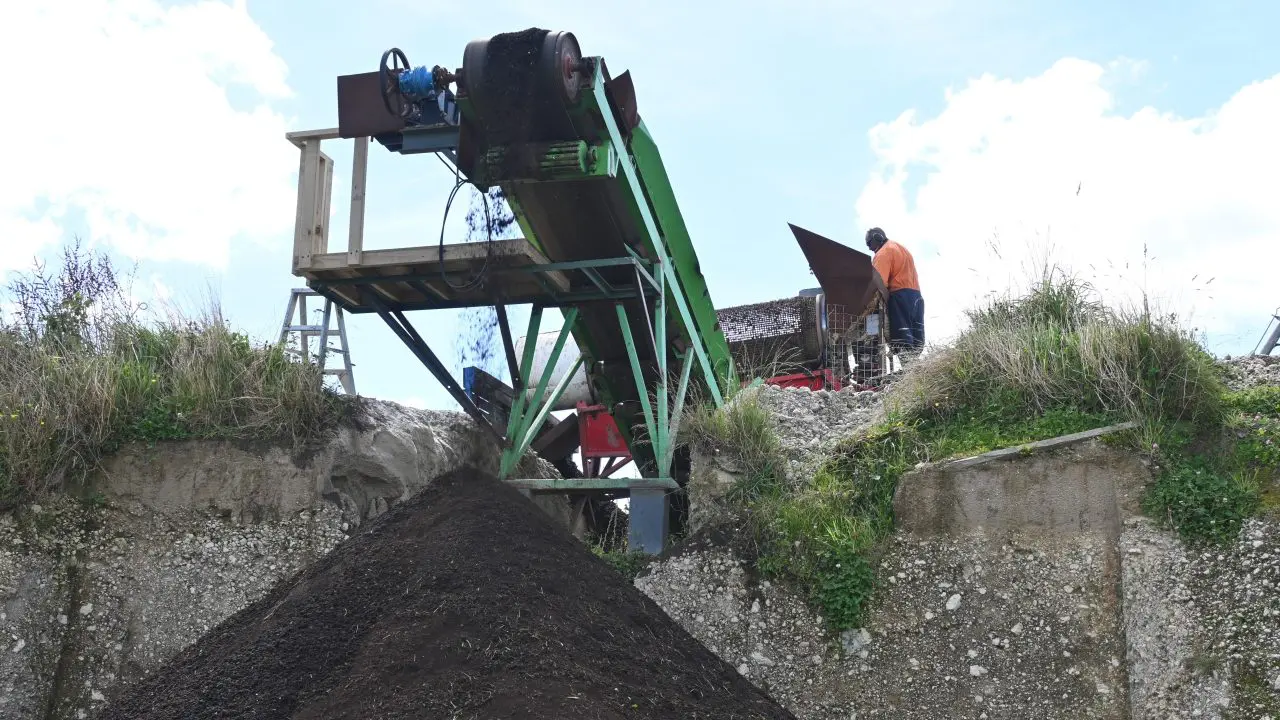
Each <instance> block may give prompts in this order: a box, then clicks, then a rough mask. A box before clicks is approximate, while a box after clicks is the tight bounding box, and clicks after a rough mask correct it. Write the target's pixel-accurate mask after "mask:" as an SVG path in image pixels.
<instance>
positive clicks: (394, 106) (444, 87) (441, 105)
mask: <svg viewBox="0 0 1280 720" xmlns="http://www.w3.org/2000/svg"><path fill="white" fill-rule="evenodd" d="M378 80H379V86H380V87H381V89H382V102H383V104H384V105H386V107H387V112H389V113H391V114H392V115H395V116H397V117H400V118H402V119H403V120H404V121H405V123H406V124H407V125H409V126H410V127H429V126H433V125H457V124H458V104H457V102H456V98H455V97H454V94H453V91H452V90H450V89H449V85H450V84H452V83H453V82H454V81H455V80H457V77H456V76H455V75H454V74H453V73H451V72H449V71H448V70H446V69H444V68H442V67H440V66H439V65H436V66H435V67H433V68H431V69H427V67H426V66H425V65H424V66H419V67H411V66H410V65H409V59H408V58H407V57H405V54H404V52H403V51H401V50H400V48H391V49H390V50H388V51H386V52H384V53H382V62H381V63H379V65H378Z"/></svg>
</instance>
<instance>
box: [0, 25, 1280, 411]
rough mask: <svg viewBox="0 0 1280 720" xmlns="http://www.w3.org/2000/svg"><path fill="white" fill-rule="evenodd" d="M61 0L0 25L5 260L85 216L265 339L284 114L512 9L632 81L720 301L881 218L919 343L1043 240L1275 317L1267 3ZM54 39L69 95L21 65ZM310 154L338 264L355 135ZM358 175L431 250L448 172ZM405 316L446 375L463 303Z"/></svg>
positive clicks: (1221, 336)
mask: <svg viewBox="0 0 1280 720" xmlns="http://www.w3.org/2000/svg"><path fill="white" fill-rule="evenodd" d="M60 5H61V6H60V7H58V8H49V7H43V8H26V7H24V8H22V9H19V10H6V13H8V14H10V15H11V18H10V19H9V21H8V22H5V23H2V24H0V63H2V65H0V66H3V67H4V68H5V70H4V73H5V80H6V83H7V84H9V85H10V86H11V87H14V88H16V90H15V92H13V93H11V94H10V95H9V96H10V97H28V98H30V102H31V105H30V111H29V112H19V113H7V114H6V116H5V117H3V118H0V130H2V131H4V133H3V134H4V136H5V137H9V138H15V137H22V138H25V140H24V141H22V142H17V143H14V147H13V148H11V149H10V151H9V152H8V153H7V154H8V155H9V156H10V157H9V162H8V163H6V166H7V170H8V172H6V173H4V178H5V179H4V180H3V183H4V185H3V186H2V187H0V234H2V235H3V237H4V238H5V239H4V240H3V241H0V242H3V243H4V244H5V247H6V248H7V249H8V250H9V251H10V252H7V253H6V254H5V255H6V257H5V258H4V259H3V260H0V273H2V272H5V271H11V270H15V269H23V268H25V267H26V266H27V265H28V264H29V263H28V260H29V258H31V257H32V256H33V255H41V256H48V255H50V254H51V253H54V252H56V249H57V244H58V243H59V242H61V241H65V240H66V239H68V238H70V237H71V236H72V235H79V236H81V237H83V238H84V239H86V240H88V241H91V242H95V243H98V244H100V245H101V246H102V247H104V248H106V249H109V250H110V251H111V252H113V253H115V254H116V255H117V256H118V257H120V258H122V259H125V258H136V259H137V260H138V261H139V262H140V263H141V266H140V272H139V277H140V279H141V280H142V281H143V282H142V283H141V284H140V286H139V289H138V293H139V295H140V297H144V298H147V299H150V300H152V301H153V303H154V302H155V301H156V300H157V299H159V297H163V296H165V295H169V296H171V297H172V298H173V299H174V300H176V301H178V302H182V303H186V304H188V305H191V304H194V303H198V301H199V300H200V299H201V298H202V297H204V296H205V295H207V294H208V293H209V292H210V291H212V292H213V293H214V294H216V296H217V297H218V298H219V299H220V301H221V305H222V308H223V311H224V313H225V314H226V315H227V316H228V318H229V319H230V320H231V322H232V323H234V324H235V325H237V326H239V327H241V328H243V329H245V330H247V331H249V332H251V333H253V334H255V335H256V336H258V337H261V338H269V337H272V336H273V335H274V334H275V333H276V332H278V327H279V323H280V321H281V319H282V315H283V310H284V303H285V301H286V299H287V296H288V291H289V288H291V287H294V286H298V285H300V284H301V283H300V281H299V280H298V279H296V278H294V277H292V276H291V274H290V272H289V263H290V251H291V237H292V222H293V212H294V196H293V193H294V187H295V186H294V173H295V172H296V165H297V155H296V151H295V150H294V149H293V147H292V146H291V145H289V144H288V143H287V142H286V141H285V140H284V137H283V134H284V132H286V131H289V130H302V129H314V128H321V127H330V126H334V125H336V99H335V89H334V85H335V80H334V78H335V76H337V75H339V74H346V73H353V72H365V71H369V70H373V69H375V68H376V66H377V62H378V59H379V57H380V55H381V53H382V52H383V51H384V50H385V49H387V48H388V47H391V46H398V47H400V48H402V49H404V50H405V52H406V53H407V54H408V56H409V58H410V60H411V61H412V62H414V63H415V64H426V65H433V64H437V63H438V64H442V65H446V66H450V67H456V66H458V65H460V64H461V53H462V49H463V47H464V45H465V44H466V42H467V41H468V40H470V39H473V38H475V37H481V36H487V35H491V34H494V33H498V32H505V31H510V30H518V29H523V28H525V27H529V26H534V25H536V26H541V27H548V28H553V29H562V30H569V31H572V32H574V33H575V35H577V37H578V40H579V43H580V44H581V46H582V48H583V50H584V52H586V53H587V54H592V55H603V56H604V57H605V59H606V61H607V62H608V63H609V66H610V68H611V70H612V71H613V72H614V73H615V74H617V73H619V72H621V71H622V70H624V69H630V70H631V72H632V75H633V77H634V80H635V83H636V88H637V95H638V103H639V107H640V112H641V114H642V116H643V117H644V118H645V121H646V123H647V125H648V127H649V128H650V130H651V131H652V132H653V134H654V135H655V137H656V139H657V141H658V144H659V147H660V149H661V151H662V154H663V157H664V160H665V162H666V165H667V169H668V173H669V175H670V176H671V180H672V182H673V184H674V186H675V191H676V194H677V197H678V198H679V200H680V202H681V207H682V210H683V213H684V216H685V220H686V222H687V224H688V226H689V229H690V232H691V235H692V237H693V238H694V242H695V244H696V247H697V250H698V253H699V257H700V260H701V264H702V268H703V271H704V273H705V274H706V277H707V280H708V283H709V285H710V288H711V293H712V297H713V298H714V299H715V301H716V303H717V304H718V305H721V306H728V305H735V304H739V303H745V302H755V301H763V300H769V299H773V298H777V297H781V296H787V295H791V294H793V293H794V292H796V291H797V290H799V289H801V288H805V287H811V286H813V285H815V283H814V281H813V278H812V277H811V276H810V275H809V272H808V269H807V267H806V265H805V262H804V259H803V256H802V255H801V253H800V252H799V250H798V249H797V248H796V246H795V243H794V241H793V240H792V238H791V236H790V234H789V232H788V231H787V225H786V224H787V223H788V222H794V223H797V224H799V225H803V226H805V227H808V228H810V229H813V230H815V231H818V232H821V233H824V234H826V235H828V236H830V237H833V238H836V239H838V240H841V241H843V242H846V243H847V244H851V245H853V246H855V247H859V248H860V247H861V237H862V234H863V232H864V231H865V229H866V228H867V227H869V226H871V225H880V226H882V227H884V228H885V229H886V230H887V231H888V233H889V234H890V236H891V237H895V238H896V239H899V240H901V241H902V242H903V243H905V244H906V245H907V247H908V248H910V249H911V250H913V251H914V252H915V254H916V257H917V261H918V263H919V264H920V273H921V278H922V283H923V291H924V295H925V299H926V308H927V310H926V313H927V321H928V323H929V330H930V331H931V333H930V334H931V336H932V337H933V338H938V339H943V338H945V337H946V336H947V335H948V334H949V333H952V332H954V331H955V330H956V329H957V328H958V327H959V322H960V320H959V317H960V315H959V310H960V308H962V307H963V306H964V305H965V304H967V303H968V302H971V301H972V300H973V299H975V298H977V297H980V296H981V295H982V294H983V293H984V292H987V291H989V290H1001V289H1004V288H1006V287H1008V286H1009V284H1010V283H1011V282H1016V281H1017V280H1018V279H1019V273H1020V263H1021V262H1022V261H1024V260H1026V259H1027V258H1028V257H1033V256H1034V252H1035V251H1036V249H1037V248H1040V246H1042V245H1044V244H1045V243H1047V242H1051V243H1052V244H1053V246H1054V249H1055V252H1056V256H1058V257H1061V258H1062V259H1063V260H1064V261H1066V262H1069V263H1070V264H1071V266H1072V267H1073V268H1075V269H1076V270H1078V271H1080V272H1081V273H1082V274H1084V275H1086V276H1087V277H1089V278H1091V279H1095V280H1096V281H1097V282H1098V283H1099V284H1100V285H1101V286H1104V287H1106V288H1108V289H1114V290H1115V292H1117V293H1123V292H1135V291H1136V290H1138V289H1140V288H1141V287H1143V286H1145V287H1146V289H1147V291H1148V292H1150V293H1152V294H1153V295H1154V296H1155V297H1156V298H1157V299H1159V300H1161V301H1163V302H1165V303H1166V304H1167V305H1168V306H1169V307H1170V308H1171V309H1175V310H1178V311H1179V312H1180V313H1182V314H1183V315H1190V317H1191V318H1192V322H1193V324H1195V325H1196V327H1199V328H1202V329H1203V330H1204V331H1205V333H1206V339H1207V341H1208V343H1209V345H1210V347H1211V349H1212V350H1214V351H1216V352H1219V353H1224V354H1225V353H1240V352H1244V351H1248V350H1250V349H1252V347H1253V345H1254V343H1255V342H1256V341H1257V338H1258V335H1259V334H1261V332H1262V330H1263V326H1264V325H1265V323H1266V321H1267V318H1268V314H1269V313H1270V312H1271V310H1272V309H1273V308H1274V307H1275V306H1276V305H1277V304H1280V293H1273V292H1272V291H1271V290H1270V287H1269V283H1268V282H1267V280H1268V272H1269V270H1270V268H1274V267H1276V262H1274V261H1277V260H1280V250H1277V249H1276V248H1277V245H1276V243H1275V233H1276V232H1277V231H1278V230H1280V209H1278V206H1280V203H1276V202H1275V198H1276V197H1280V182H1278V181H1277V180H1276V179H1273V178H1272V177H1270V176H1269V173H1268V169H1269V168H1271V167H1274V166H1275V164H1276V162H1277V161H1280V140H1277V139H1276V133H1275V130H1274V128H1275V127H1277V126H1278V123H1277V120H1280V79H1273V78H1275V76H1276V74H1277V72H1280V46H1276V45H1275V44H1274V43H1269V42H1267V41H1266V38H1265V37H1264V33H1265V32H1266V29H1267V28H1268V27H1275V26H1276V22H1277V20H1280V18H1278V17H1277V15H1280V6H1277V5H1275V4H1273V3H1265V2H1260V1H1259V2H1240V1H1229V0H1219V1H1217V2H1182V3H1179V4H1178V5H1179V8H1180V9H1179V11H1178V12H1176V13H1175V12H1171V11H1170V10H1169V8H1170V7H1171V5H1170V4H1169V3H1156V2H1128V3H1123V4H1120V3H1107V2H1092V1H1086V2H1079V1H1076V2H1047V1H1046V2H1037V3H1013V2H994V1H993V0H974V1H972V2H948V1H946V0H919V1H917V2H902V3H896V4H894V3H871V2H861V1H860V0H859V1H852V2H843V3H837V2H824V1H818V0H814V1H811V2H796V3H793V4H790V5H789V6H787V5H785V4H782V3H764V2H739V3H733V4H728V3H712V2H707V3H693V2H665V1H664V2H651V3H647V4H624V3H616V2H602V3H596V4H592V5H589V6H584V5H583V4H582V3H580V2H574V3H570V2H564V1H562V0H554V1H551V2H543V3H536V4H535V3H518V2H502V1H499V2H492V3H489V4H487V5H485V6H484V9H483V10H476V7H477V5H476V4H474V3H467V4H444V3H431V2H410V1H409V0H369V2H368V4H367V5H364V6H363V7H362V9H358V8H357V6H356V4H355V3H350V2H336V1H333V0H326V1H323V2H308V3H302V2H285V1H283V0H279V1H276V2H265V1H262V0H258V1H256V2H255V1H250V2H247V3H246V2H202V3H190V2H183V3H155V2H151V0H128V1H121V2H106V1H105V0H80V1H78V2H68V3H65V4H60ZM535 8H536V9H535ZM104 28H105V29H104ZM49 47H57V48H63V49H64V51H65V55H64V57H65V60H66V62H67V63H68V67H72V68H75V77H74V82H60V83H48V82H42V81H39V79H38V78H37V77H36V76H35V75H34V73H32V71H31V70H30V69H29V68H30V67H31V65H30V62H29V58H30V57H33V56H35V53H37V52H42V51H44V50H47V48H49ZM42 49H44V50H42ZM60 52H62V51H60ZM159 63H163V64H164V65H163V67H160V66H159V65H158V64H159ZM329 145H330V144H327V145H326V152H328V153H329V154H330V155H332V156H333V157H334V158H335V160H336V161H337V174H338V178H339V182H338V183H337V184H336V186H335V190H334V200H333V204H334V206H335V208H336V209H337V210H338V212H337V213H336V214H335V216H334V219H333V221H332V227H333V228H334V230H333V236H332V239H331V250H335V251H336V250H340V249H342V248H344V247H345V241H346V237H345V227H346V212H345V204H346V193H348V192H349V186H348V184H347V182H346V180H345V174H346V173H347V172H349V168H350V165H349V162H350V146H349V144H347V143H342V142H334V143H331V145H332V147H329ZM370 172H371V176H370V188H369V193H370V199H369V206H368V211H367V225H366V247H370V248H377V247H402V246H412V245H433V244H435V243H436V242H437V237H438V234H439V231H440V221H441V214H442V212H443V204H444V197H445V194H446V193H447V192H448V190H449V187H450V185H451V180H450V178H449V177H448V176H446V175H445V174H444V172H443V168H441V166H440V165H439V164H438V163H437V162H436V161H435V160H434V159H431V158H429V157H425V156H419V157H400V156H397V155H391V154H389V153H386V152H385V151H383V150H382V149H381V148H380V147H377V146H375V147H374V148H373V152H372V162H371V170H370ZM1077 188H1080V189H1081V192H1080V194H1079V195H1076V190H1077ZM463 202H464V203H465V200H464V201H463ZM464 212H465V205H464V207H463V208H460V209H456V210H455V211H454V213H453V215H452V216H451V221H450V223H449V226H450V230H449V235H448V236H447V241H456V240H458V239H460V238H461V229H460V221H461V219H462V216H463V214H464ZM993 237H995V238H998V240H997V244H998V245H999V247H1000V256H999V257H998V258H997V257H995V256H993V255H992V254H991V252H990V251H989V249H988V248H989V246H990V244H991V240H992V238H993ZM1144 243H1145V244H1146V245H1147V246H1148V248H1149V249H1150V252H1151V254H1153V255H1155V256H1156V261H1155V262H1154V263H1153V264H1152V266H1151V267H1149V268H1148V269H1147V270H1146V271H1145V273H1144V272H1143V270H1142V269H1141V268H1140V267H1139V265H1140V263H1141V255H1142V253H1141V249H1142V245H1143V244H1144ZM1126 264H1127V265H1128V267H1127V268H1126V267H1125V266H1126ZM1193 277H1194V278H1195V279H1194V280H1193V279H1192V278H1193ZM1210 277H1211V278H1214V282H1213V283H1209V284H1205V281H1206V279H1208V278H1210ZM1144 284H1145V285H1144ZM519 315H520V317H521V318H523V316H524V313H520V314H519ZM413 320H414V321H415V323H416V325H417V327H418V328H419V330H420V331H422V332H423V334H424V336H425V337H426V338H427V340H428V341H429V342H431V343H432V344H433V346H434V347H435V348H436V349H437V352H438V353H439V354H440V355H441V357H442V358H443V359H444V360H445V362H446V364H452V360H453V359H454V358H455V356H456V354H455V349H454V348H453V347H452V340H453V338H454V337H455V336H456V331H457V324H456V314H455V313H451V312H436V313H416V314H415V315H414V317H413ZM348 326H349V330H350V334H351V343H352V350H353V354H354V360H355V362H356V365H357V367H356V382H357V384H358V386H359V389H360V391H361V393H362V394H366V395H371V396H375V397H382V398H387V399H393V400H400V401H407V402H411V403H413V404H418V405H426V406H432V407H448V406H449V404H450V403H449V400H448V398H447V395H446V394H445V393H444V392H443V390H442V389H441V388H440V387H439V386H438V384H437V383H436V382H435V381H434V380H433V379H432V378H431V376H430V375H429V374H428V373H427V371H426V370H425V369H424V368H422V367H421V366H420V365H419V364H418V363H417V361H416V360H414V359H413V358H412V356H411V355H410V354H409V352H408V351H407V350H406V349H405V348H404V347H403V346H402V345H400V344H399V341H398V340H397V339H396V338H395V336H394V335H392V334H391V332H390V331H389V330H388V329H387V328H386V327H385V326H383V325H382V323H381V321H380V320H378V319H377V318H376V317H374V316H367V317H358V318H351V319H350V320H349V324H348Z"/></svg>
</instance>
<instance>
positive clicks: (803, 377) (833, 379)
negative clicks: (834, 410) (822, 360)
mask: <svg viewBox="0 0 1280 720" xmlns="http://www.w3.org/2000/svg"><path fill="white" fill-rule="evenodd" d="M765 384H767V385H777V386H778V387H795V388H808V389H809V390H839V389H840V378H839V377H837V376H836V374H835V373H834V372H832V370H831V368H823V369H821V370H819V371H818V372H816V373H796V374H794V375H779V376H777V377H771V378H769V379H768V380H765Z"/></svg>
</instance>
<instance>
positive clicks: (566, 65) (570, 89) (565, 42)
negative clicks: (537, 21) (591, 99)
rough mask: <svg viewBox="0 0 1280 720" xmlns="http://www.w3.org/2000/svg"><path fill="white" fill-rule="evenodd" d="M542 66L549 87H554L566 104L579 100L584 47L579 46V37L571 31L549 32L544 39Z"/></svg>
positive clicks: (543, 76) (550, 88)
mask: <svg viewBox="0 0 1280 720" xmlns="http://www.w3.org/2000/svg"><path fill="white" fill-rule="evenodd" d="M539 65H540V66H541V69H542V72H541V75H542V78H543V80H544V82H546V83H547V85H548V86H549V87H547V89H548V90H552V89H553V88H554V92H555V95H556V96H557V97H558V98H559V100H560V102H562V103H564V104H565V105H572V104H573V103H575V102H577V101H578V95H579V93H580V92H581V91H582V77H583V70H584V67H583V64H582V48H580V47H578V39H577V38H576V37H574V36H573V33H571V32H553V33H547V37H546V38H545V39H543V41H542V56H541V58H540V62H539Z"/></svg>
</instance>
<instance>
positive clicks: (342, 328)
mask: <svg viewBox="0 0 1280 720" xmlns="http://www.w3.org/2000/svg"><path fill="white" fill-rule="evenodd" d="M310 297H323V296H322V295H320V293H318V292H316V291H315V290H312V289H310V288H294V289H292V290H290V291H289V306H288V308H287V309H286V310H285V312H284V323H283V324H282V325H281V326H280V340H279V342H281V343H286V340H288V339H289V334H290V333H296V334H297V337H298V348H297V349H295V348H293V347H292V346H291V345H292V344H291V343H288V344H285V352H287V353H289V354H290V355H292V356H295V357H299V358H300V359H301V360H302V362H304V363H308V364H310V363H311V338H312V337H316V336H318V337H319V338H320V348H319V350H320V352H319V356H318V358H317V360H316V364H318V365H319V366H320V369H321V370H322V371H323V373H324V374H325V375H334V376H336V377H337V378H338V382H339V383H341V384H342V389H343V391H344V392H346V394H348V395H355V394H356V381H355V377H354V376H353V375H352V373H351V352H350V349H349V348H348V346H347V323H346V317H345V316H344V314H343V312H342V308H334V306H333V301H332V300H330V299H328V298H324V312H323V317H322V319H321V321H320V324H319V325H308V324H307V298H310ZM335 310H336V311H337V312H336V314H337V316H338V327H337V332H336V333H334V332H333V331H332V330H331V329H330V327H329V325H330V319H331V318H332V317H333V315H334V314H335V312H334V311H335ZM295 314H296V317H297V320H298V324H297V325H294V324H293V321H294V317H295ZM334 334H336V335H337V336H338V343H339V345H340V346H339V347H337V348H330V347H329V337H330V336H331V335H334ZM331 352H333V353H337V354H339V355H341V356H342V367H336V368H329V367H326V366H325V363H326V362H327V361H328V358H329V353H331Z"/></svg>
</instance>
